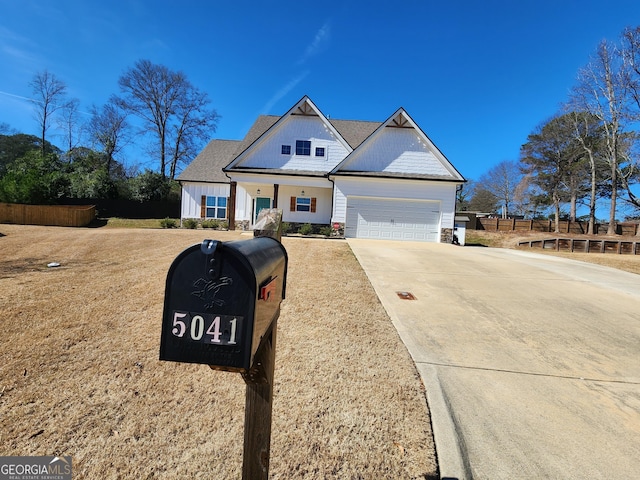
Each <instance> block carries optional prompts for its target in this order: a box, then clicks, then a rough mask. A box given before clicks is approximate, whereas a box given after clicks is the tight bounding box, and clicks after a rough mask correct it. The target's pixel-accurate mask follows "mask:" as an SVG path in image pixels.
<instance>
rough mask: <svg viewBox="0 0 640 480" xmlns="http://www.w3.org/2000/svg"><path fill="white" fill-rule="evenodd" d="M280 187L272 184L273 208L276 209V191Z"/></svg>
mask: <svg viewBox="0 0 640 480" xmlns="http://www.w3.org/2000/svg"><path fill="white" fill-rule="evenodd" d="M279 188H280V185H278V184H277V183H274V184H273V208H278V189H279Z"/></svg>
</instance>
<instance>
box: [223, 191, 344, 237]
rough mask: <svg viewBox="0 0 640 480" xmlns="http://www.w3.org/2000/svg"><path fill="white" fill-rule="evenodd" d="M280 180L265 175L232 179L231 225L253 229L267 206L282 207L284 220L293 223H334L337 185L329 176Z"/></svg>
mask: <svg viewBox="0 0 640 480" xmlns="http://www.w3.org/2000/svg"><path fill="white" fill-rule="evenodd" d="M278 180H279V182H278V183H275V182H274V183H269V182H265V181H263V180H262V179H252V180H251V181H247V180H242V181H232V182H231V184H230V186H231V189H230V196H229V229H231V230H234V229H236V228H240V229H243V230H248V229H250V228H251V227H252V226H253V225H254V224H255V222H256V220H257V218H258V214H259V213H260V211H261V210H262V209H264V208H279V209H281V210H282V221H283V222H286V223H290V224H307V223H308V224H312V225H327V226H329V225H330V224H331V219H332V206H333V201H332V200H333V188H332V187H333V185H332V184H331V183H330V182H329V181H328V180H326V179H318V180H324V181H315V180H314V179H311V180H312V181H311V182H308V183H307V184H305V185H300V184H297V183H293V182H291V181H288V182H286V183H283V182H282V181H281V179H278ZM305 180H309V179H305ZM298 181H299V179H298Z"/></svg>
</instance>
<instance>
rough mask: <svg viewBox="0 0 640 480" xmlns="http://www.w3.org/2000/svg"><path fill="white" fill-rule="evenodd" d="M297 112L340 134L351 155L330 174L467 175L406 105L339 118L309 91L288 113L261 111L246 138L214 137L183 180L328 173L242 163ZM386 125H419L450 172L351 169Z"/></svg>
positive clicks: (455, 177) (217, 180)
mask: <svg viewBox="0 0 640 480" xmlns="http://www.w3.org/2000/svg"><path fill="white" fill-rule="evenodd" d="M295 116H307V117H309V116H313V117H318V118H319V119H321V120H322V121H323V122H324V123H325V125H326V126H327V128H329V129H330V130H331V131H332V132H334V135H336V138H338V139H339V140H340V141H341V142H342V143H343V145H344V146H345V148H346V149H347V151H349V152H350V154H349V155H347V157H346V158H345V159H344V160H343V161H342V162H341V163H340V164H338V165H337V166H336V167H335V168H334V169H333V170H332V171H331V172H330V173H329V175H334V176H335V175H340V176H360V177H388V178H419V179H432V180H448V181H457V182H461V181H462V182H464V181H465V179H464V178H463V177H462V175H460V173H459V172H458V171H457V170H456V169H455V167H453V165H452V164H451V163H450V162H449V161H448V160H447V158H446V157H445V156H444V155H443V154H442V152H440V150H439V149H438V148H437V147H436V146H435V145H434V144H433V142H431V140H430V139H429V137H427V135H425V133H424V132H423V131H422V130H421V129H420V128H419V127H418V125H417V124H416V123H415V122H414V121H413V119H411V117H410V116H409V115H408V114H407V112H406V111H405V110H404V109H403V108H399V109H398V110H397V111H396V112H395V113H394V114H393V115H391V117H389V118H388V119H387V120H386V121H385V122H383V123H380V122H369V121H360V120H335V119H329V118H327V117H326V116H325V115H323V114H322V112H320V110H319V109H318V108H317V107H316V106H315V104H314V103H313V102H312V101H311V100H310V99H309V97H307V96H306V95H305V96H304V97H303V98H302V99H301V100H299V101H298V102H297V103H296V104H295V105H294V106H293V107H292V108H291V109H290V110H289V111H288V112H287V113H285V114H284V115H283V116H276V115H260V116H259V117H258V118H257V119H256V121H255V122H254V124H253V125H252V126H251V128H250V129H249V131H248V132H247V134H246V135H245V137H244V139H242V140H212V141H210V142H209V144H208V145H207V146H206V147H205V148H204V150H202V152H200V153H199V154H198V156H197V157H196V158H195V159H194V160H193V161H192V162H191V163H190V164H189V165H188V166H187V167H186V168H185V169H184V170H183V171H182V173H181V174H180V175H179V176H178V178H177V179H178V180H180V181H191V182H207V183H228V182H229V177H227V176H226V175H225V172H228V171H233V170H236V171H246V170H251V171H252V172H254V173H263V174H270V175H277V174H280V175H303V176H318V175H321V176H326V172H325V173H319V172H317V171H309V172H307V171H294V170H291V171H288V170H278V169H256V168H250V167H242V166H240V165H241V160H242V157H243V156H245V155H246V154H248V153H249V152H250V151H251V150H252V149H253V148H254V147H255V146H257V145H258V144H260V143H261V141H262V140H263V139H265V138H266V137H267V136H268V135H270V134H271V133H272V132H274V131H275V129H277V128H278V127H279V125H281V124H282V123H283V122H284V121H285V120H286V119H287V118H290V117H295ZM385 128H409V129H415V131H416V132H417V133H418V135H419V136H420V137H421V138H422V140H423V141H424V143H425V144H426V145H428V146H429V148H430V150H431V151H432V152H433V153H434V155H435V156H436V158H437V159H438V160H439V161H440V162H441V163H442V165H443V166H444V167H445V168H446V170H447V171H448V172H449V174H448V175H434V174H430V175H429V174H427V175H422V174H417V173H402V172H389V171H383V172H378V171H357V170H354V169H349V163H350V162H351V161H352V160H353V159H354V158H355V156H357V154H358V152H359V151H361V149H362V148H366V145H367V144H369V143H370V142H372V141H375V139H376V137H377V136H378V135H381V133H382V132H383V131H384V129H385Z"/></svg>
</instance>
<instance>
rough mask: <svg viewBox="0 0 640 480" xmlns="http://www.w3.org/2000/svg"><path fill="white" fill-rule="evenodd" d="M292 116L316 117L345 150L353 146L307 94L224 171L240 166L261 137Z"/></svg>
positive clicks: (350, 149) (270, 132) (259, 141)
mask: <svg viewBox="0 0 640 480" xmlns="http://www.w3.org/2000/svg"><path fill="white" fill-rule="evenodd" d="M294 116H304V117H318V118H319V119H320V120H321V121H322V122H323V123H324V124H325V125H326V126H327V128H328V129H329V130H330V131H331V132H332V133H333V134H334V135H335V137H336V139H337V140H338V141H339V142H341V143H342V144H343V145H344V147H345V148H346V149H347V151H349V152H350V151H352V150H353V148H352V147H351V145H349V142H347V140H345V139H344V138H343V136H342V135H341V134H340V132H338V130H336V127H335V126H333V124H332V123H331V122H329V120H328V119H327V117H325V116H324V114H323V113H322V112H321V111H320V109H319V108H318V107H316V105H315V104H314V103H313V102H312V101H311V99H310V98H309V97H308V96H306V95H305V96H304V97H302V98H301V99H300V100H299V101H298V102H297V103H296V104H295V105H294V106H293V107H291V109H289V111H288V112H287V113H285V114H284V115H283V116H282V117H280V118H279V119H278V120H277V121H276V122H275V123H273V124H272V125H271V126H270V127H269V128H268V129H267V130H265V131H264V132H263V133H262V134H261V135H259V136H258V137H257V138H256V139H254V140H253V141H252V142H251V143H250V144H249V145H248V146H247V147H246V148H245V149H243V150H242V151H241V152H240V153H239V154H238V155H237V156H236V158H235V159H233V161H232V162H231V163H229V165H227V167H226V168H225V169H224V170H225V171H231V170H233V169H234V168H236V167H240V166H241V164H242V160H243V159H244V158H246V156H247V155H249V154H250V153H251V151H252V150H253V148H254V147H255V146H257V145H258V144H259V143H261V141H262V140H263V139H265V138H266V137H267V136H269V135H271V134H273V133H274V132H275V131H277V130H278V129H279V128H280V127H281V126H282V125H283V124H284V123H285V121H286V120H288V119H289V118H291V117H294Z"/></svg>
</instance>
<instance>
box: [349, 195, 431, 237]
mask: <svg viewBox="0 0 640 480" xmlns="http://www.w3.org/2000/svg"><path fill="white" fill-rule="evenodd" d="M440 224H441V215H440V202H439V201H429V200H411V199H395V198H375V197H361V196H348V197H347V208H346V218H345V237H347V238H371V239H381V240H382V239H384V240H410V241H423V242H438V241H440Z"/></svg>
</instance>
